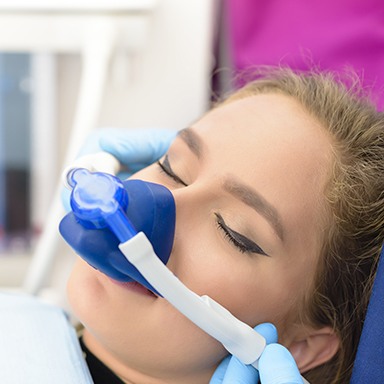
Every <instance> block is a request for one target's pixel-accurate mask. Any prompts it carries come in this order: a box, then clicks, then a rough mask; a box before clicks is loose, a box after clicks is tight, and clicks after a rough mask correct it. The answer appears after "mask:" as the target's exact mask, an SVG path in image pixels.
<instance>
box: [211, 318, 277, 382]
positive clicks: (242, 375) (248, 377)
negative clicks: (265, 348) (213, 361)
mask: <svg viewBox="0 0 384 384" xmlns="http://www.w3.org/2000/svg"><path fill="white" fill-rule="evenodd" d="M255 331H257V332H258V333H260V334H261V335H262V336H263V337H264V338H265V340H266V342H267V344H269V343H275V342H276V341H277V330H276V327H275V326H274V325H273V324H271V323H264V324H259V325H258V326H256V327H255ZM258 379H259V375H258V372H257V370H256V369H255V368H254V367H252V366H251V365H245V364H243V363H242V362H241V361H240V360H239V359H237V358H236V357H231V356H229V357H227V358H226V359H224V360H223V361H222V362H221V364H220V365H219V366H218V368H217V369H216V371H215V373H214V375H213V376H212V379H211V381H210V384H219V383H222V384H256V383H257V382H258Z"/></svg>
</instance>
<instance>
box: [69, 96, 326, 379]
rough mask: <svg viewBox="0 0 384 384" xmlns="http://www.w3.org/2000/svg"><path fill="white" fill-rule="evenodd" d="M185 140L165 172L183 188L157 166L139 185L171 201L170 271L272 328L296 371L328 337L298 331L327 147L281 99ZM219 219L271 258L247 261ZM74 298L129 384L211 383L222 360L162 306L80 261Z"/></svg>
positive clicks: (208, 122)
mask: <svg viewBox="0 0 384 384" xmlns="http://www.w3.org/2000/svg"><path fill="white" fill-rule="evenodd" d="M190 129H191V130H192V131H193V134H192V135H191V134H190V133H188V132H189V131H187V133H185V132H183V133H181V134H180V135H179V136H178V137H177V138H176V139H175V141H174V143H173V144H172V146H171V148H170V149H169V151H168V154H167V156H166V157H165V158H162V159H161V160H160V162H161V163H162V164H163V167H166V169H167V170H168V168H169V166H170V167H171V169H172V172H173V173H174V174H176V175H177V177H178V178H179V179H180V180H181V181H180V180H179V181H178V180H174V179H173V178H172V177H170V176H169V175H167V174H166V173H165V172H164V171H163V170H162V169H161V167H160V166H159V165H158V164H153V165H151V166H150V167H148V168H146V169H144V170H142V171H140V172H139V173H137V174H135V175H134V178H138V179H143V180H147V181H151V182H155V183H159V184H163V185H165V186H167V187H168V188H169V189H170V190H171V191H172V193H173V195H174V198H175V202H176V210H177V211H176V212H177V213H176V218H177V219H176V233H175V242H174V247H173V250H172V254H171V257H170V260H169V262H168V264H167V266H168V267H169V268H170V269H171V270H172V271H173V272H174V273H175V274H176V276H177V277H178V278H179V279H180V280H181V281H182V282H183V283H184V284H185V285H186V286H187V287H189V288H190V289H192V290H193V291H194V292H196V293H197V294H199V295H202V294H207V295H209V296H211V297H212V298H213V299H214V300H216V301H218V302H219V303H220V304H222V305H223V306H225V307H226V308H227V309H229V310H230V311H231V312H232V313H233V314H234V315H235V316H237V317H238V318H240V319H241V320H242V321H245V322H246V323H248V324H249V325H251V326H255V325H256V324H259V323H263V322H272V323H274V324H275V325H276V326H277V328H278V330H279V334H280V335H282V338H281V339H280V342H282V343H283V344H285V345H286V346H287V347H288V348H291V349H292V350H295V348H296V349H298V350H299V351H298V352H297V356H298V359H299V360H300V356H301V355H303V353H301V352H302V351H303V348H302V347H299V348H298V347H297V346H298V345H299V346H300V345H302V344H300V343H302V340H306V338H307V337H309V336H311V335H313V334H316V335H317V334H319V332H320V331H321V330H320V331H319V330H312V329H311V328H310V327H304V326H298V325H297V324H294V323H293V321H292V319H293V318H294V314H295V313H296V312H297V308H298V306H299V304H300V300H301V299H302V298H303V295H304V294H307V293H308V292H307V291H308V290H309V289H310V287H311V282H312V280H313V276H314V273H315V270H316V263H317V260H318V254H319V251H320V243H321V237H320V236H321V233H322V230H323V228H324V225H325V224H324V223H325V220H324V217H325V211H324V209H323V207H324V197H323V191H324V188H325V186H326V182H327V180H328V177H329V174H330V172H331V168H332V147H331V141H330V139H329V137H328V136H327V134H326V132H325V131H324V130H323V129H322V128H321V126H320V125H319V123H317V122H316V121H315V120H313V119H312V118H311V117H310V116H309V115H308V114H307V113H306V112H305V111H304V110H303V109H302V108H301V106H300V105H299V104H298V103H297V102H296V101H294V100H293V99H291V98H289V97H287V96H284V95H279V94H261V95H257V96H251V97H248V98H245V99H241V100H237V101H233V102H231V103H229V104H226V105H224V106H221V107H218V108H216V109H214V110H213V111H211V112H209V113H208V114H207V115H205V116H204V117H203V118H202V119H200V120H199V121H198V122H196V123H195V124H193V125H192V127H191V128H190ZM195 135H197V140H196V137H195ZM184 184H186V185H184ZM239 185H246V186H247V188H252V189H253V191H255V192H256V193H257V195H258V197H256V196H254V195H253V194H249V193H243V189H241V188H239ZM264 201H267V202H268V204H269V205H271V206H272V207H273V208H271V207H265V204H264V203H263V202H264ZM251 205H252V206H251ZM218 215H220V216H221V218H222V220H224V222H225V224H226V225H227V226H228V227H230V228H231V230H233V231H236V232H238V233H241V234H242V235H243V236H246V237H247V238H249V239H250V240H252V242H254V243H256V244H257V245H258V246H259V247H260V248H261V249H262V250H263V252H264V253H265V254H266V255H264V254H260V253H257V252H253V251H252V252H241V251H240V250H239V249H238V248H237V247H236V246H235V245H234V244H233V243H231V242H230V241H229V240H228V237H227V236H226V234H225V233H224V231H223V230H222V229H221V228H220V227H219V226H218V224H217V221H218ZM68 296H69V300H70V303H71V305H72V308H73V310H74V312H75V314H76V315H77V317H78V318H79V319H80V321H81V322H82V323H83V324H84V325H85V328H86V330H85V333H84V340H85V342H86V344H87V345H88V347H89V348H90V349H91V350H92V351H93V352H94V353H95V354H96V355H97V356H99V358H101V359H102V360H103V361H104V362H105V363H106V364H107V365H108V366H110V367H111V368H112V369H113V370H114V371H115V372H116V373H117V374H118V375H119V376H120V377H121V378H122V379H123V380H124V381H126V382H127V383H146V384H151V383H181V382H182V383H208V382H209V378H210V377H211V375H212V373H213V371H214V370H215V367H216V366H217V364H218V363H219V362H220V360H221V359H222V358H223V357H224V356H225V355H226V352H225V350H224V349H223V347H222V346H221V345H220V344H219V343H217V342H216V341H214V340H212V339H211V338H210V337H209V336H207V335H206V334H204V333H203V332H202V331H201V330H199V329H198V328H197V327H196V326H195V325H194V324H192V323H191V322H190V321H189V320H187V319H186V318H185V317H184V316H183V315H181V314H180V313H178V312H177V311H176V310H175V309H174V308H173V307H172V306H171V305H170V304H168V303H167V302H166V301H165V300H164V299H160V298H157V297H154V296H151V295H146V294H144V293H143V292H140V291H134V290H132V289H126V288H124V287H121V286H119V285H117V284H115V283H114V282H113V281H111V280H110V279H109V278H107V277H106V276H104V275H102V274H101V273H100V272H98V271H96V270H94V269H93V268H92V267H90V266H88V264H86V263H85V262H84V261H82V260H79V261H78V262H77V263H76V265H75V267H74V270H73V272H72V274H71V277H70V280H69V283H68ZM316 332H317V333H316ZM315 339H316V338H315ZM315 339H314V340H315ZM307 344H309V343H306V345H307ZM322 358H323V360H324V359H328V358H329V355H327V354H325V355H324V356H323V357H322ZM319 362H321V361H320V360H314V361H310V362H308V361H305V360H304V362H303V363H302V366H304V367H306V368H308V364H312V366H313V365H318V364H319ZM299 367H300V362H299Z"/></svg>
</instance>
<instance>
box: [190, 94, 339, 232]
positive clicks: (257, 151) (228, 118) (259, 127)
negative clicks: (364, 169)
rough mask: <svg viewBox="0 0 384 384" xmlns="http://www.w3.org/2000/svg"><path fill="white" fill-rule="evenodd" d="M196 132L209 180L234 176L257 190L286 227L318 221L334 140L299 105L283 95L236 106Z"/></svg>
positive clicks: (202, 122)
mask: <svg viewBox="0 0 384 384" xmlns="http://www.w3.org/2000/svg"><path fill="white" fill-rule="evenodd" d="M193 129H194V130H195V131H196V133H197V134H198V135H200V136H201V138H202V141H203V143H204V146H205V147H206V158H205V164H206V169H208V168H209V169H210V174H211V175H213V174H215V175H217V176H220V175H221V174H222V175H223V176H224V174H233V175H236V176H237V177H238V178H239V179H241V180H242V181H243V182H246V183H247V184H249V185H251V186H252V187H254V188H256V189H257V190H258V192H259V193H261V194H262V195H263V196H264V197H265V198H267V199H268V200H269V201H270V202H271V203H272V204H274V205H275V206H276V207H277V209H278V210H279V212H281V216H282V217H283V221H284V220H285V222H286V224H287V225H288V226H291V227H292V226H296V227H300V228H301V227H302V226H303V223H306V224H308V223H309V222H311V223H312V222H313V221H314V220H316V216H318V215H319V214H320V211H321V202H323V197H324V193H323V192H324V188H325V184H326V182H327V180H328V178H329V174H330V169H331V159H332V148H331V140H330V137H329V136H328V134H327V131H326V130H325V129H324V128H323V127H322V126H321V125H320V123H319V122H318V121H316V120H315V119H314V118H312V117H311V116H310V114H309V113H308V112H306V111H305V110H304V108H303V107H302V106H301V105H300V104H299V103H298V102H297V101H295V100H294V99H292V98H290V97H288V96H285V95H280V94H260V95H256V96H251V97H247V98H244V99H240V100H236V101H232V102H230V103H227V104H225V105H222V106H220V107H218V108H216V109H215V110H213V111H211V112H209V113H208V114H207V115H205V116H204V117H203V118H202V119H201V120H199V121H198V122H197V123H196V124H194V126H193ZM207 172H208V171H207ZM304 225H305V224H304Z"/></svg>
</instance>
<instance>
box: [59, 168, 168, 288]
mask: <svg viewBox="0 0 384 384" xmlns="http://www.w3.org/2000/svg"><path fill="white" fill-rule="evenodd" d="M67 182H68V184H69V185H70V186H71V187H72V188H73V190H72V195H71V201H70V203H71V208H72V211H73V214H72V215H68V216H67V217H65V218H64V219H63V221H62V223H61V224H60V232H61V234H62V236H63V237H64V239H66V240H67V241H68V242H69V243H70V245H71V246H72V247H73V248H74V249H75V250H76V251H77V253H78V254H79V255H80V256H81V257H82V258H83V259H84V260H86V261H87V262H88V263H89V264H90V265H92V266H93V267H94V268H96V269H98V270H100V271H101V272H103V273H105V274H106V275H108V276H109V277H111V278H113V279H115V280H118V281H122V282H126V281H132V280H134V281H137V282H139V283H140V284H142V285H144V286H145V287H147V288H148V289H150V290H151V291H153V292H155V293H156V294H159V292H157V291H156V289H154V288H153V287H152V285H151V284H150V283H149V282H148V281H147V280H146V279H145V278H144V277H143V276H142V274H141V273H140V272H139V271H138V270H137V268H136V267H135V266H134V265H133V264H131V263H130V262H129V261H128V260H127V259H126V258H125V257H124V256H123V255H122V254H121V252H120V250H119V248H118V245H119V244H120V243H124V242H126V241H127V240H129V239H131V238H132V237H134V236H135V235H136V234H137V233H138V232H143V233H144V234H145V235H146V237H147V238H148V240H149V241H150V243H151V244H152V246H153V249H154V251H155V253H156V255H157V256H158V257H159V259H160V260H161V261H162V262H163V263H164V264H166V263H167V261H168V259H169V255H170V253H171V250H172V245H173V237H174V231H175V202H174V199H173V196H172V193H171V192H170V191H169V190H168V189H167V188H165V187H163V186H162V185H159V184H154V183H148V182H145V181H142V180H126V181H124V182H122V181H120V180H119V179H118V178H116V177H114V176H112V175H109V174H106V173H99V172H96V173H92V172H90V171H88V170H87V169H81V168H79V169H74V170H72V171H71V172H70V173H69V174H68V175H67ZM76 222H78V223H80V224H81V225H82V226H83V227H84V228H86V229H88V230H82V231H76ZM103 228H110V229H111V231H98V232H95V229H103ZM80 234H81V236H79V235H80Z"/></svg>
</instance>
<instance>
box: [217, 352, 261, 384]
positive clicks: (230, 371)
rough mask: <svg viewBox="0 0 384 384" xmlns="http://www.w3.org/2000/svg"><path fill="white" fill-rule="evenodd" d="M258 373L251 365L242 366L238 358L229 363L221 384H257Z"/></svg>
mask: <svg viewBox="0 0 384 384" xmlns="http://www.w3.org/2000/svg"><path fill="white" fill-rule="evenodd" d="M258 382H259V373H258V372H257V369H256V368H254V367H252V365H245V364H243V363H242V362H241V361H240V360H239V359H238V358H236V357H234V356H233V357H232V358H231V360H230V361H229V364H228V367H227V371H226V373H225V376H224V380H223V384H257V383H258Z"/></svg>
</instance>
